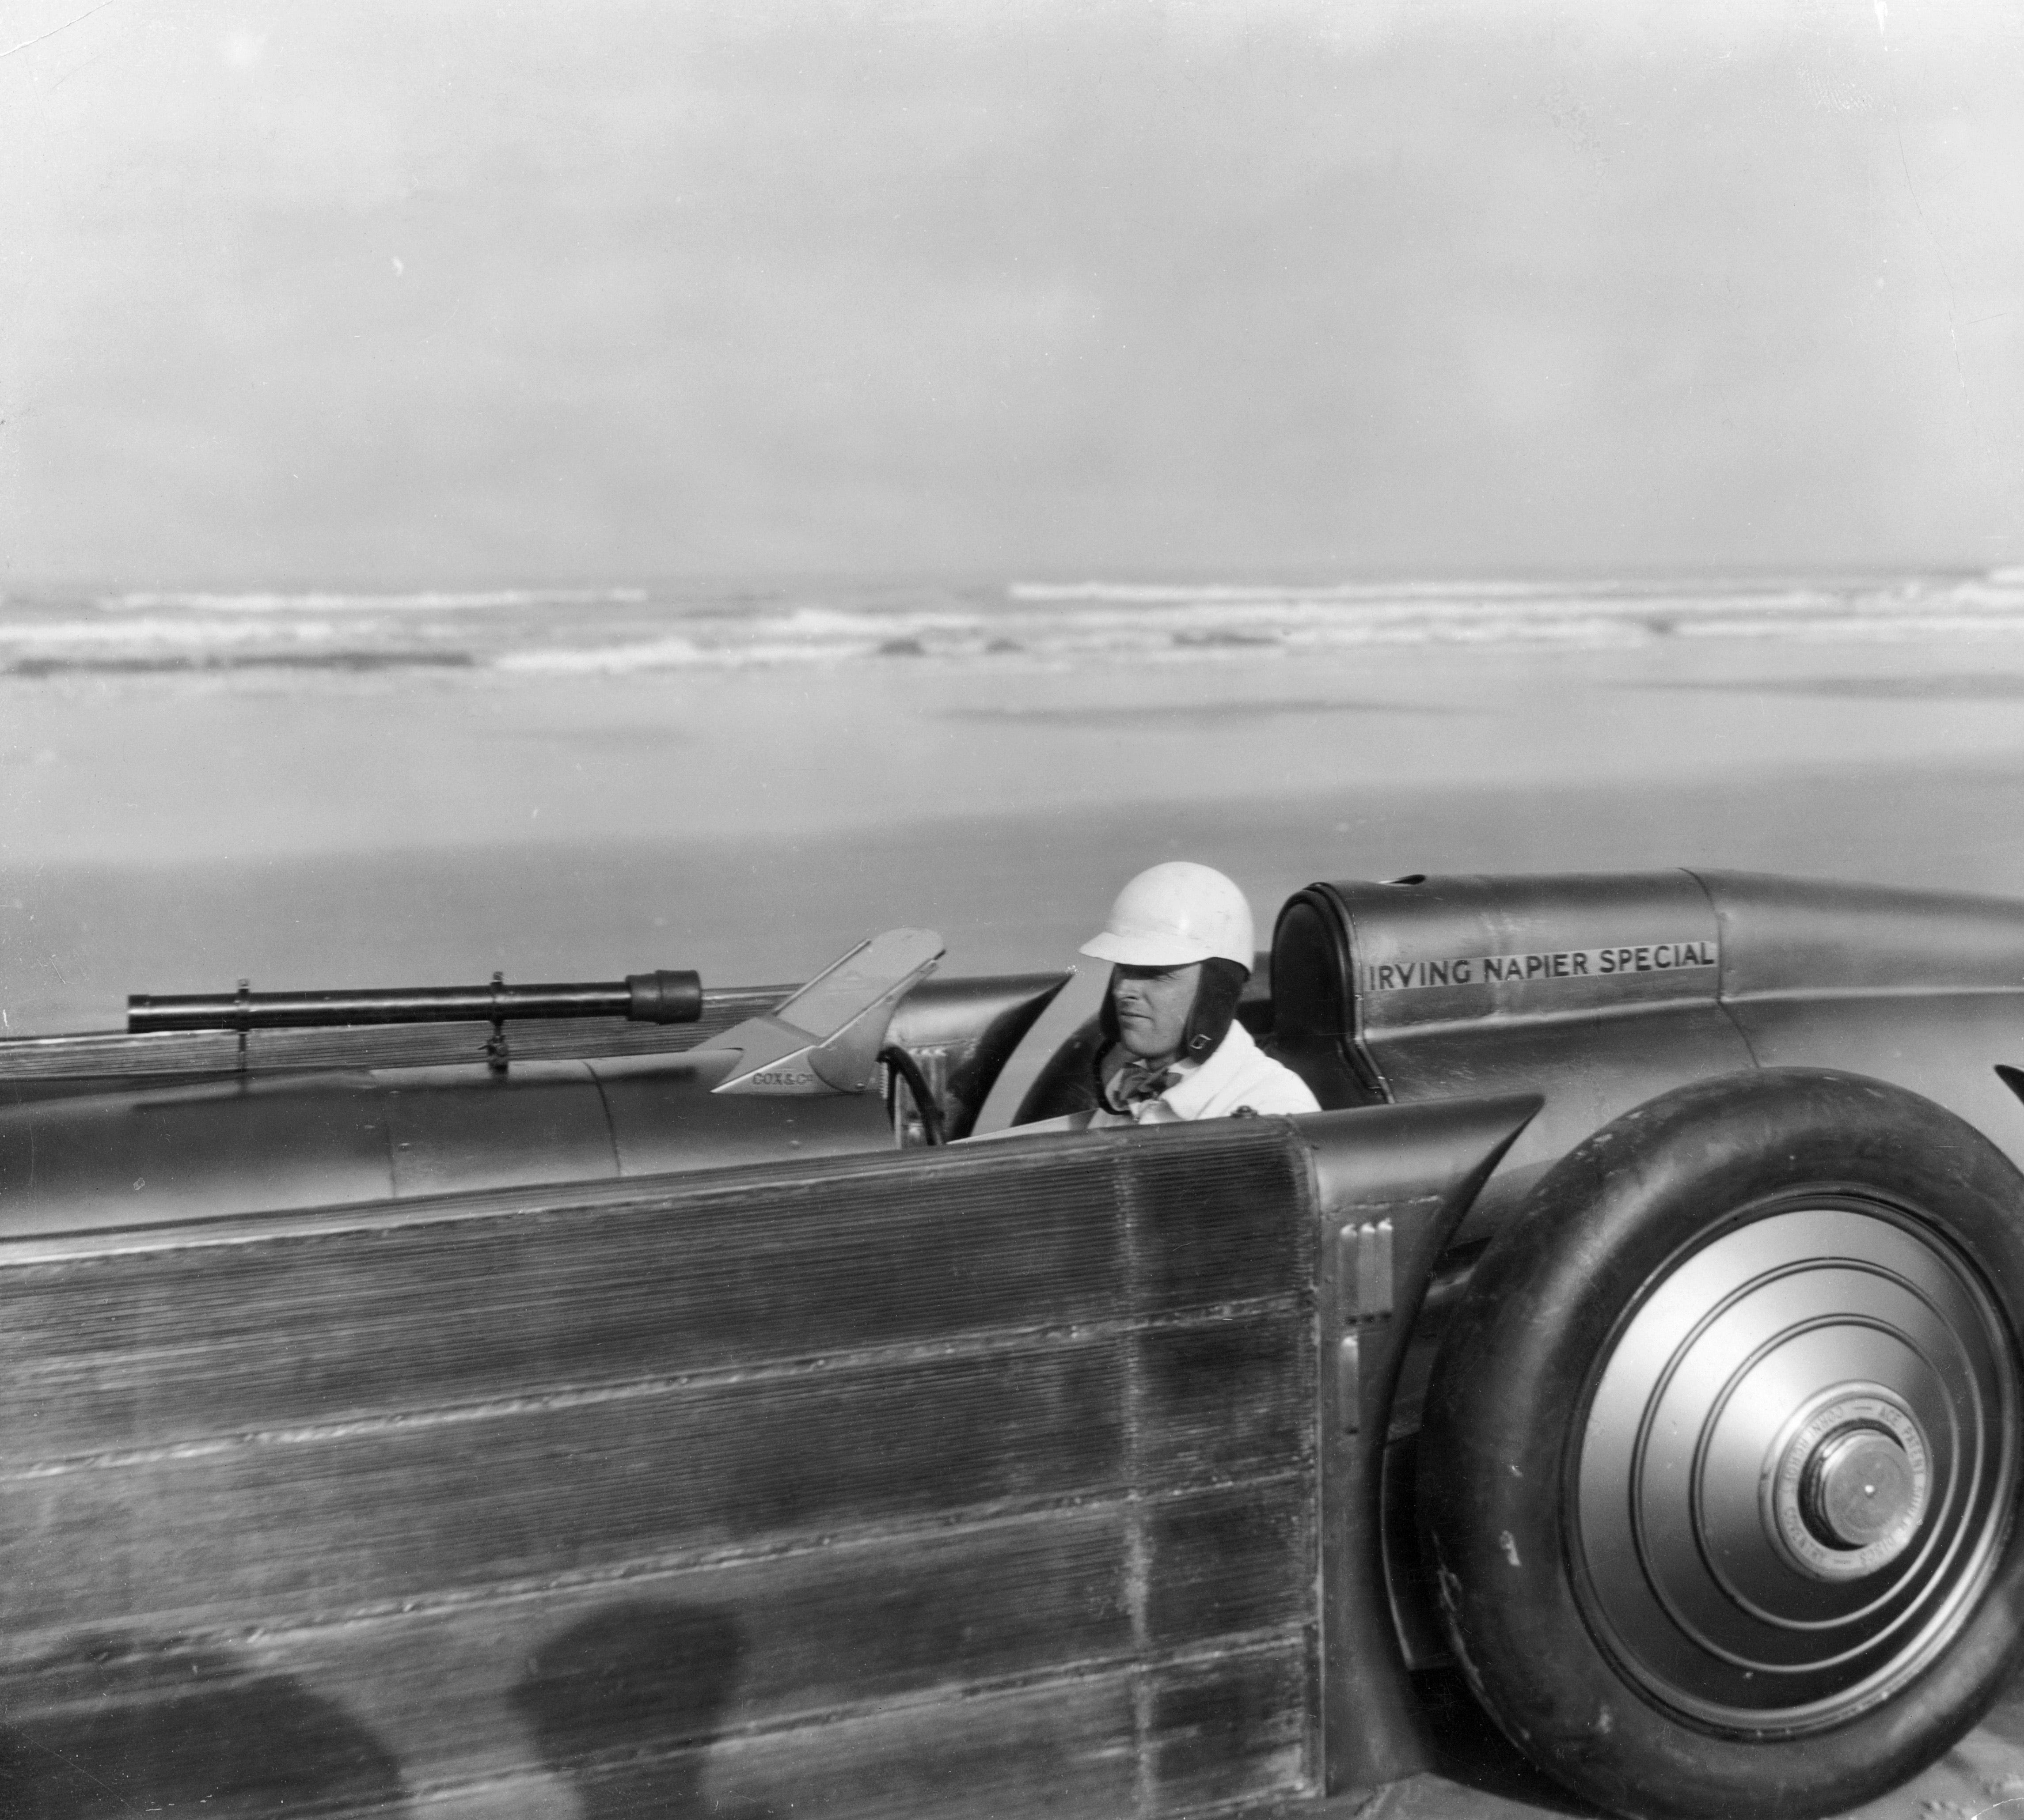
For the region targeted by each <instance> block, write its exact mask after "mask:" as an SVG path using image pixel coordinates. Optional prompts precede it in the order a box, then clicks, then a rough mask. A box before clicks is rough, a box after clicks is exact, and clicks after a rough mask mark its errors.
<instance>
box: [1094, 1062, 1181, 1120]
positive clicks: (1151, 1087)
mask: <svg viewBox="0 0 2024 1820" xmlns="http://www.w3.org/2000/svg"><path fill="white" fill-rule="evenodd" d="M1180 1078H1181V1075H1180V1071H1179V1069H1178V1068H1175V1067H1172V1065H1171V1064H1165V1065H1162V1066H1161V1067H1157V1068H1156V1067H1150V1066H1149V1065H1148V1064H1146V1063H1144V1062H1127V1063H1126V1064H1124V1067H1121V1068H1120V1069H1119V1070H1118V1071H1117V1074H1116V1075H1113V1077H1112V1078H1111V1082H1110V1097H1111V1100H1112V1102H1113V1104H1115V1105H1116V1106H1117V1109H1118V1110H1119V1111H1128V1110H1129V1109H1130V1108H1132V1107H1134V1106H1138V1105H1142V1104H1144V1103H1145V1102H1146V1100H1157V1099H1158V1098H1159V1097H1160V1096H1161V1094H1162V1093H1164V1092H1165V1091H1166V1090H1167V1089H1168V1088H1169V1087H1171V1086H1174V1085H1175V1083H1176V1082H1179V1079H1180Z"/></svg>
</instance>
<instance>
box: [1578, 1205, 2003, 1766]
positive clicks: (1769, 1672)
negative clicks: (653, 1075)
mask: <svg viewBox="0 0 2024 1820" xmlns="http://www.w3.org/2000/svg"><path fill="white" fill-rule="evenodd" d="M2017 1417H2018V1380H2017V1367H2016V1364H2015V1359H2014V1357H2013V1355H2012V1351H2011V1346H2010V1343H2009V1340H2008V1337H2007V1329H2006V1327H2004V1323H2003V1321H2002V1319H2001V1317H2000V1315H1999V1313H1998V1312H1997V1310H1996V1306H1995V1305H1994V1303H1993V1301H1992V1299H1991V1298H1990V1297H1989V1294H1988V1292H1987V1291H1986V1290H1985V1288H1984V1287H1983V1286H1982V1282H1981V1280H1980V1278H1979V1277H1978V1276H1977V1274H1976V1273H1974V1270H1973V1269H1971V1266H1970V1265H1968V1264H1967V1262H1966V1260H1965V1259H1964V1258H1962V1257H1961V1256H1960V1254H1959V1253H1958V1252H1957V1251H1956V1250H1955V1248H1954V1247H1953V1246H1952V1244H1951V1243H1949V1242H1948V1241H1947V1240H1945V1238H1943V1237H1942V1236H1940V1235H1939V1234H1938V1233H1937V1232H1934V1230H1932V1229H1930V1228H1929V1227H1927V1226H1925V1225H1921V1224H1917V1223H1915V1222H1913V1221H1911V1220H1909V1219H1908V1218H1903V1217H1901V1216H1898V1215H1897V1214H1892V1213H1889V1212H1886V1210H1883V1209H1882V1208H1874V1207H1864V1206H1862V1205H1860V1204H1858V1203H1847V1204H1842V1205H1820V1204H1818V1203H1813V1204H1809V1205H1806V1206H1804V1207H1788V1208H1787V1209H1784V1210H1778V1211H1774V1212H1770V1213H1768V1214H1765V1216H1764V1217H1762V1218H1758V1219H1755V1220H1753V1221H1749V1222H1748V1223H1747V1224H1745V1225H1740V1226H1736V1227H1734V1228H1732V1229H1730V1230H1729V1231H1728V1232H1725V1233H1723V1234H1722V1236H1720V1237H1718V1238H1717V1239H1716V1240H1714V1241H1712V1242H1711V1243H1709V1244H1707V1245H1706V1246H1703V1247H1702V1248H1701V1249H1700V1250H1699V1251H1696V1252H1693V1253H1692V1254H1689V1255H1688V1256H1687V1257H1685V1258H1683V1259H1681V1260H1679V1261H1678V1262H1674V1264H1673V1265H1670V1266H1669V1267H1668V1268H1667V1269H1666V1270H1665V1271H1664V1272H1663V1273H1661V1274H1660V1276H1659V1277H1658V1278H1657V1279H1656V1280H1655V1281H1654V1282H1653V1283H1652V1284H1650V1285H1649V1286H1648V1287H1647V1289H1646V1291H1645V1293H1644V1295H1642V1296H1641V1298H1640V1300H1639V1301H1638V1302H1637V1305H1635V1307H1634V1309H1633V1310H1632V1312H1631V1313H1630V1316H1629V1317H1628V1319H1627V1320H1626V1321H1625V1322H1624V1324H1623V1326H1622V1327H1620V1328H1619V1331H1618V1332H1617V1335H1616V1336H1615V1339H1614V1340H1613V1341H1612V1343H1611V1345H1610V1346H1609V1348H1608V1352H1607V1353H1606V1355H1605V1357H1604V1359H1603V1360H1602V1361H1601V1366H1600V1370H1599V1373H1598V1375H1597V1379H1595V1387H1594V1390H1593V1394H1592V1396H1591V1397H1590V1403H1589V1411H1588V1419H1587V1422H1586V1425H1585V1427H1584V1430H1583V1433H1582V1441H1581V1447H1580V1452H1579V1458H1578V1463H1577V1468H1576V1475H1577V1487H1576V1492H1577V1496H1576V1521H1575V1537H1574V1540H1575V1550H1574V1553H1575V1568H1576V1583H1577V1586H1578V1587H1579V1591H1580V1592H1581V1595H1582V1601H1583V1604H1584V1606H1585V1608H1586V1610H1587V1612H1588V1615H1589V1617H1590V1623H1591V1624H1592V1625H1593V1628H1595V1630H1596V1631H1597V1635H1599V1636H1600V1637H1601V1639H1602V1640H1603V1642H1604V1644H1605V1646H1607V1647H1608V1649H1609V1650H1610V1651H1611V1653H1612V1654H1614V1655H1615V1657H1617V1658H1618V1659H1619V1661H1620V1662H1621V1663H1622V1664H1623V1666H1624V1667H1625V1668H1626V1670H1627V1671H1628V1672H1630V1674H1631V1675H1632V1676H1633V1677H1634V1679H1637V1681H1638V1682H1640V1683H1641V1684H1642V1685H1643V1686H1645V1688H1646V1690H1648V1692H1649V1693H1650V1694H1652V1696H1653V1697H1656V1699H1658V1700H1659V1701H1660V1702H1661V1704H1663V1705H1666V1706H1668V1707H1670V1708H1673V1709H1674V1710H1675V1711H1678V1712H1681V1714H1683V1715H1685V1716H1689V1717H1691V1718H1692V1719H1696V1720H1699V1721H1700V1722H1701V1723H1705V1724H1707V1725H1711V1726H1712V1727H1716V1728H1718V1729H1722V1730H1743V1731H1748V1732H1751V1733H1754V1734H1762V1733H1763V1732H1765V1731H1766V1730H1784V1731H1797V1730H1809V1729H1812V1728H1815V1727H1820V1726H1824V1725H1828V1724H1831V1723H1835V1721H1837V1720H1838V1719H1842V1718H1844V1717H1846V1716H1849V1715H1850V1714H1852V1713H1853V1712H1857V1711H1859V1710H1861V1708H1864V1707H1865V1706H1868V1705H1870V1704H1872V1702H1874V1701H1876V1700H1878V1699H1879V1698H1881V1697H1883V1696H1884V1694H1886V1693H1888V1692H1889V1691H1890V1689H1891V1688H1893V1687H1894V1686H1897V1685H1899V1684H1900V1683H1902V1682H1903V1681H1904V1680H1905V1679H1908V1677H1909V1676H1910V1675H1913V1674H1916V1672H1918V1671H1919V1668H1922V1667H1923V1666H1924V1664H1926V1663H1927V1662H1928V1661H1930V1660H1931V1659H1932V1657H1933V1656H1934V1653H1936V1652H1937V1651H1938V1650H1940V1649H1941V1648H1942V1647H1943V1646H1945V1642H1947V1640H1948V1639H1949V1638H1950V1637H1952V1635H1955V1634H1956V1632H1957V1631H1958V1630H1959V1629H1960V1626H1961V1625H1962V1624H1963V1623H1965V1622H1966V1620H1967V1615H1968V1613H1970V1612H1971V1610H1972V1609H1973V1607H1974V1601H1975V1598H1976V1596H1977V1595H1978V1594H1979V1592H1980V1591H1981V1589H1982V1586H1983V1585H1984V1584H1985V1582H1986V1580H1987V1579H1988V1576H1989V1573H1991V1571H1993V1566H1994V1564H1995V1558H1996V1550H1997V1548H1998V1546H1999V1545H2000V1542H2001V1540H2002V1538H2003V1534H2004V1526H2005V1525H2006V1523H2007V1521H2008V1514H2009V1511H2010V1507H2011V1501H2012V1499H2013V1496H2014V1492H2015V1481H2016V1477H2017V1472H2018V1460H2017V1452H2018V1449H2017V1441H2016V1427H2017Z"/></svg>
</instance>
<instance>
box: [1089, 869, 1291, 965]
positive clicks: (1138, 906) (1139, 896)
mask: <svg viewBox="0 0 2024 1820" xmlns="http://www.w3.org/2000/svg"><path fill="white" fill-rule="evenodd" d="M1082 952H1083V953H1084V954H1090V955H1093V956H1094V957H1095V958H1096V959H1098V960H1099V961H1117V962H1119V963H1120V964H1121V965H1124V966H1128V967H1185V966H1186V965H1187V964H1188V963H1189V962H1190V961H1212V960H1224V961H1234V962H1235V963H1236V964H1237V965H1238V966H1240V967H1241V968H1242V969H1244V970H1245V972H1246V973H1247V974H1248V973H1249V972H1250V971H1251V961H1252V955H1253V954H1254V952H1255V950H1253V948H1252V923H1251V906H1250V904H1249V903H1247V902H1246V901H1245V895H1244V893H1243V892H1241V891H1240V890H1238V888H1237V885H1236V884H1235V883H1234V881H1232V880H1230V879H1228V878H1226V877H1223V874H1222V873H1219V872H1218V871H1217V870H1216V868H1215V867H1214V866H1197V865H1196V864H1195V863H1194V861H1193V860H1190V859H1169V860H1168V861H1167V862H1165V863H1164V865H1161V866H1150V867H1149V868H1147V870H1145V871H1143V872H1142V873H1139V876H1138V877H1136V878H1135V879H1133V880H1132V881H1131V883H1130V884H1128V885H1126V886H1125V888H1124V889H1123V890H1122V891H1120V892H1119V893H1118V894H1117V903H1114V904H1113V905H1112V906H1110V920H1109V921H1108V922H1107V923H1106V924H1105V925H1103V932H1102V934H1101V935H1098V936H1091V938H1090V939H1089V940H1087V941H1086V942H1084V943H1083V945H1082Z"/></svg>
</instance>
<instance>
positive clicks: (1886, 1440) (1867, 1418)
mask: <svg viewBox="0 0 2024 1820" xmlns="http://www.w3.org/2000/svg"><path fill="white" fill-rule="evenodd" d="M1769 1464H1770V1465H1771V1468H1772V1470H1771V1471H1770V1472H1769V1474H1768V1483H1767V1485H1766V1487H1765V1489H1766V1492H1768V1494H1769V1496H1768V1497H1767V1499H1766V1503H1767V1504H1768V1506H1769V1508H1768V1509H1767V1510H1766V1511H1765V1515H1766V1517H1767V1518H1769V1525H1768V1527H1769V1529H1771V1531H1772V1533H1773V1536H1775V1537H1776V1540H1778V1541H1779V1543H1780V1544H1782V1545H1783V1548H1784V1554H1785V1555H1786V1558H1787V1560H1789V1561H1790V1562H1791V1563H1792V1565H1794V1566H1795V1567H1797V1568H1798V1569H1800V1571H1801V1572H1802V1573H1806V1574H1807V1575H1809V1576H1811V1577H1812V1578H1814V1579H1817V1580H1857V1579H1860V1578H1861V1576H1863V1575H1864V1574H1866V1573H1875V1571H1876V1570H1877V1569H1879V1567H1883V1566H1885V1565H1887V1564H1888V1563H1889V1562H1891V1561H1894V1560H1895V1559H1896V1558H1897V1556H1898V1555H1901V1554H1902V1553H1903V1552H1904V1551H1905V1548H1906V1547H1907V1546H1908V1544H1910V1542H1911V1540H1912V1537H1913V1536H1916V1534H1917V1533H1918V1529H1919V1520H1920V1519H1921V1518H1923V1516H1924V1515H1925V1514H1926V1501H1927V1493H1928V1492H1929V1490H1930V1483H1931V1474H1930V1469H1929V1467H1928V1464H1927V1448H1926V1437H1925V1436H1924V1435H1923V1434H1921V1433H1920V1432H1919V1425H1918V1423H1916V1421H1915V1420H1914V1419H1912V1414H1911V1412H1910V1411H1908V1409H1906V1408H1905V1407H1904V1405H1903V1404H1901V1403H1900V1402H1899V1401H1897V1398H1896V1397H1887V1396H1883V1395H1879V1394H1877V1393H1876V1392H1875V1391H1874V1390H1871V1389H1870V1388H1869V1387H1868V1386H1863V1387H1861V1389H1857V1388H1856V1387H1855V1386H1841V1387H1840V1388H1839V1389H1838V1390H1833V1391H1830V1392H1829V1393H1828V1394H1827V1395H1826V1396H1825V1397H1823V1398H1820V1399H1819V1400H1817V1401H1816V1402H1815V1403H1814V1404H1813V1407H1812V1408H1809V1409H1808V1410H1806V1411H1804V1412H1802V1419H1801V1420H1800V1421H1799V1422H1798V1423H1797V1425H1796V1426H1794V1427H1792V1428H1791V1429H1790V1430H1787V1434H1786V1435H1785V1437H1784V1441H1783V1445H1780V1446H1777V1447H1775V1448H1773V1450H1772V1460H1771V1462H1770V1463H1769Z"/></svg>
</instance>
